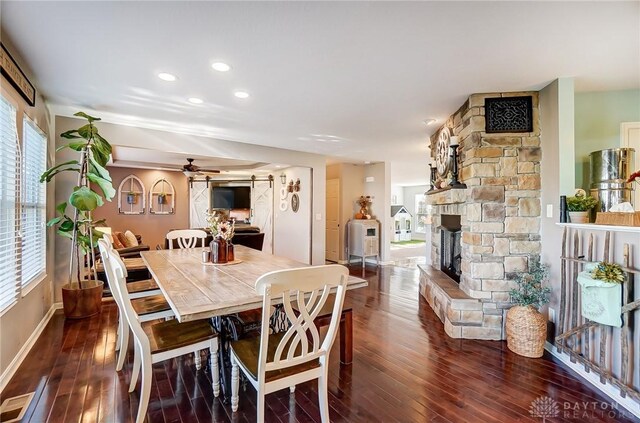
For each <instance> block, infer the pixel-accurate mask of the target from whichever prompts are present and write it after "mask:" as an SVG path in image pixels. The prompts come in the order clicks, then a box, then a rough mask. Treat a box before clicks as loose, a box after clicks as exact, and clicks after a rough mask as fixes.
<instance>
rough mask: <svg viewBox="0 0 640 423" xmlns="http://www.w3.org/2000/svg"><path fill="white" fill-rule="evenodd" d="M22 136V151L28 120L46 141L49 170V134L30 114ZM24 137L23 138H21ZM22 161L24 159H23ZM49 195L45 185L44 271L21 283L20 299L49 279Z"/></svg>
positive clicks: (24, 114)
mask: <svg viewBox="0 0 640 423" xmlns="http://www.w3.org/2000/svg"><path fill="white" fill-rule="evenodd" d="M22 115H23V116H22V122H23V124H22V134H20V133H18V139H19V140H20V145H21V147H22V150H24V142H25V140H24V133H25V125H24V121H25V120H28V121H29V122H30V123H31V124H33V126H34V127H35V128H37V130H38V131H40V134H41V135H42V136H43V137H44V139H45V153H44V154H45V170H46V168H47V157H48V154H49V148H48V143H49V137H48V136H47V133H46V132H45V131H43V130H42V128H40V127H39V126H38V124H37V123H36V121H35V120H33V119H32V118H31V116H29V115H28V114H26V113H24V111H23V113H22ZM18 132H20V131H18ZM21 135H22V136H21ZM21 160H22V158H21ZM20 170H21V171H22V170H23V167H22V166H20ZM20 176H21V177H20V189H22V180H23V178H22V177H23V176H24V175H20ZM48 193H49V185H48V184H45V185H44V224H45V227H44V236H45V242H44V269H43V270H42V271H40V272H39V273H37V274H36V275H35V276H33V277H32V278H31V280H29V281H27V282H26V283H23V281H20V286H21V289H20V291H21V294H20V298H24V297H25V296H26V295H27V294H28V293H29V292H31V291H32V290H33V288H35V287H36V286H37V285H38V284H40V283H41V282H42V281H43V280H45V279H46V278H47V260H48V251H47V242H46V236H47V226H46V225H47V206H48V203H47V195H48ZM20 194H21V195H20V201H21V203H20V210H21V211H22V193H20ZM20 275H21V276H22V273H20Z"/></svg>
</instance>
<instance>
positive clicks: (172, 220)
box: [94, 166, 189, 249]
mask: <svg viewBox="0 0 640 423" xmlns="http://www.w3.org/2000/svg"><path fill="white" fill-rule="evenodd" d="M108 169H109V173H111V179H112V180H113V187H114V188H115V189H118V186H119V185H120V182H122V180H123V179H124V178H126V177H127V176H129V175H135V176H137V177H138V178H140V180H142V183H143V184H144V187H145V191H146V200H145V201H146V210H145V214H141V215H127V214H119V213H118V199H117V198H114V199H113V201H111V202H106V203H105V205H104V206H102V207H100V208H99V209H98V210H97V211H96V213H95V215H94V218H95V219H107V226H109V227H111V229H112V230H113V231H114V232H115V231H121V232H124V231H125V230H127V229H129V230H131V231H132V232H133V233H135V234H136V235H142V241H143V242H144V243H145V244H147V245H148V246H150V247H151V248H152V249H153V248H155V247H156V245H161V246H163V247H164V237H165V235H166V233H167V232H169V231H170V230H171V229H186V228H188V227H189V184H188V181H187V177H186V176H184V175H183V174H182V173H180V172H169V171H164V170H150V169H131V168H126V167H112V166H111V167H108ZM159 178H165V179H166V180H167V181H169V182H170V183H171V184H172V185H173V188H174V190H175V213H174V214H150V213H149V191H150V190H151V187H152V185H153V183H154V182H155V181H156V180H158V179H159Z"/></svg>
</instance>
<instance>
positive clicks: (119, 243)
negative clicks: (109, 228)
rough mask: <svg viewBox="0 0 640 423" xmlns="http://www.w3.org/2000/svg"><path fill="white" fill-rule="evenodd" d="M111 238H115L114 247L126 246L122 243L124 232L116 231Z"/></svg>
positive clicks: (118, 248)
mask: <svg viewBox="0 0 640 423" xmlns="http://www.w3.org/2000/svg"><path fill="white" fill-rule="evenodd" d="M111 238H113V248H115V249H116V250H120V249H122V248H124V244H123V243H122V240H123V239H124V234H123V233H122V232H114V233H113V235H112V236H111Z"/></svg>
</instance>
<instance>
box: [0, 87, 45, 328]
mask: <svg viewBox="0 0 640 423" xmlns="http://www.w3.org/2000/svg"><path fill="white" fill-rule="evenodd" d="M0 95H1V96H2V97H3V98H4V99H5V100H6V101H8V102H9V103H11V104H12V105H13V106H14V107H15V108H16V126H17V132H18V143H19V145H20V148H22V146H23V142H24V126H23V125H24V124H23V120H24V118H27V119H29V120H30V121H31V122H32V123H33V124H34V125H35V126H36V127H37V128H38V129H39V130H40V131H41V132H42V133H43V134H44V135H45V138H46V143H47V152H46V157H47V165H48V156H49V151H48V147H49V134H48V133H47V132H46V131H43V130H42V128H40V127H39V126H38V125H37V124H36V123H35V120H34V119H33V118H32V117H31V115H30V114H29V113H27V111H26V110H25V107H23V105H22V104H21V103H20V102H19V101H17V100H16V98H15V97H14V95H12V93H11V92H8V91H7V90H5V89H4V88H3V87H0ZM21 160H22V159H21ZM20 173H22V166H20ZM21 176H22V175H21V174H20V175H19V176H18V180H19V179H20V177H21ZM19 189H22V187H21V186H20V187H19ZM48 195H49V186H48V185H46V187H45V195H44V199H45V224H46V220H47V218H48V215H47V214H48V207H47V206H48V204H47V198H48ZM18 198H20V201H21V199H22V195H19V196H18ZM47 233H48V231H47V230H45V234H47ZM47 236H48V235H47ZM48 253H49V250H48V248H47V243H45V268H44V270H43V271H42V272H40V273H39V274H37V275H36V276H35V277H33V278H32V280H31V281H29V282H28V283H27V284H25V285H22V283H21V281H20V282H19V287H18V294H19V295H18V296H17V298H16V299H15V301H13V302H11V303H10V304H8V305H7V306H6V307H4V308H2V309H0V317H2V316H4V315H5V314H7V313H8V312H9V311H10V310H11V309H13V307H15V306H16V304H18V303H19V302H20V300H21V299H22V298H24V297H26V296H27V295H29V293H31V292H32V291H33V290H34V289H35V288H37V287H38V286H39V285H40V284H41V283H42V282H43V281H45V280H47V279H48V276H49V275H48V273H47V267H48V266H47V263H48V261H49V259H48ZM19 274H20V273H19Z"/></svg>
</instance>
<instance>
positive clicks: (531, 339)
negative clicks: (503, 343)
mask: <svg viewBox="0 0 640 423" xmlns="http://www.w3.org/2000/svg"><path fill="white" fill-rule="evenodd" d="M505 329H506V331H507V348H509V349H510V350H511V351H513V352H514V353H516V354H519V355H521V356H524V357H530V358H539V357H542V354H543V353H544V342H545V340H546V339H547V319H546V318H545V317H544V316H543V315H542V313H540V312H539V311H538V310H536V309H535V307H533V306H515V307H511V308H510V309H509V311H507V320H506V322H505Z"/></svg>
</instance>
